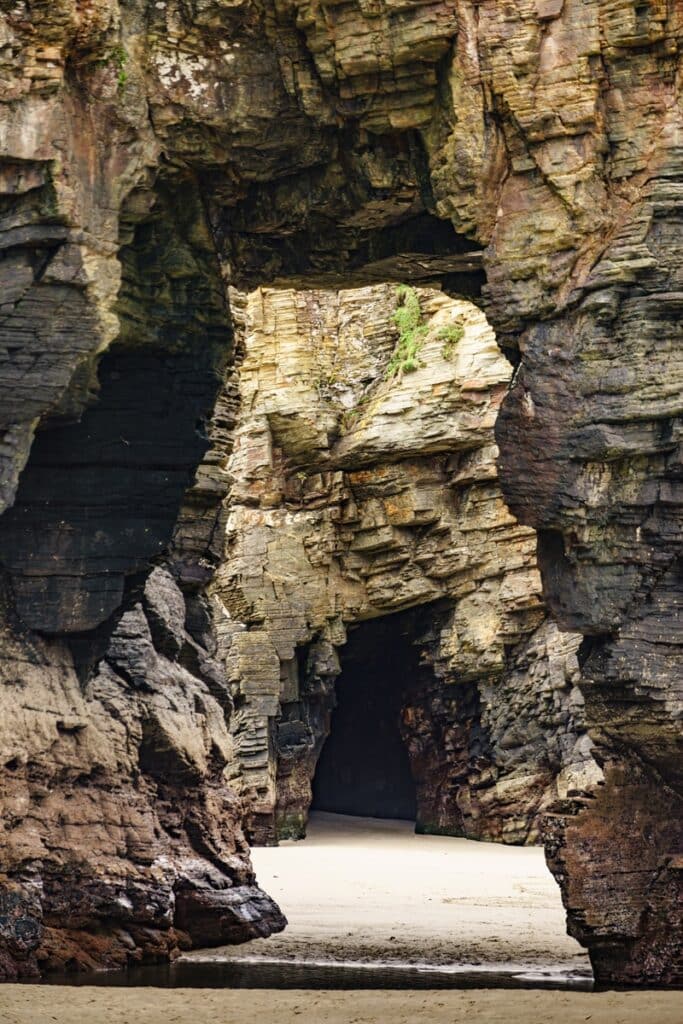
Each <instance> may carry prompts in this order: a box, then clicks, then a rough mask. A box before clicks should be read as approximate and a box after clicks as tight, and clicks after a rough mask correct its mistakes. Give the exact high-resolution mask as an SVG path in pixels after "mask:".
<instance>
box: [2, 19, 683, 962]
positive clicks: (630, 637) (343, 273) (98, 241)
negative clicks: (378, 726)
mask: <svg viewBox="0 0 683 1024" xmlns="http://www.w3.org/2000/svg"><path fill="white" fill-rule="evenodd" d="M682 19H683V12H682V11H681V7H680V4H678V3H673V2H669V3H666V2H664V0H646V2H636V0H519V2H517V3H514V4H506V3H500V2H498V0H481V2H474V0H451V2H450V3H447V4H440V3H408V2H407V3H405V4H404V5H403V6H401V7H395V6H391V5H388V4H385V3H377V4H371V5H362V6H361V5H358V4H356V3H352V2H349V3H344V4H337V5H335V6H334V7H333V8H323V7H322V6H319V5H317V4H316V3H306V4H299V3H287V2H279V0H278V2H275V0H267V2H266V0H263V2H246V3H243V4H234V3H232V2H225V0H197V2H196V3H193V4H187V3H185V2H184V0H166V2H165V3H164V5H163V6H162V5H161V4H157V3H156V2H152V0H133V2H131V3H126V4H125V5H122V4H119V3H110V2H106V3H105V2H103V0H88V2H87V3H86V2H85V0H62V2H60V3H47V2H38V3H30V4H29V3H28V2H25V0H18V2H17V3H15V4H13V5H12V6H11V7H8V6H7V5H4V6H3V10H2V13H1V14H0V68H1V72H2V80H3V94H2V98H1V100H0V193H1V195H2V200H1V202H0V245H1V246H2V249H3V261H2V270H1V274H2V299H1V302H2V309H1V310H0V388H1V389H2V402H1V403H0V502H1V504H2V507H5V508H7V509H9V510H10V515H9V518H7V516H3V519H2V520H0V533H1V534H2V536H1V537H0V553H1V561H2V565H3V571H4V574H5V576H6V579H5V584H4V585H6V598H3V601H4V602H5V603H6V605H7V621H8V623H9V627H8V628H10V629H11V630H12V633H13V637H14V639H13V640H12V642H11V643H10V642H9V641H8V642H7V643H6V644H5V645H4V647H3V654H4V655H5V656H6V658H7V659H8V664H9V669H8V672H9V675H8V679H9V682H8V684H7V685H6V686H4V687H3V699H4V700H6V701H8V702H9V704H10V706H11V707H12V708H13V709H14V710H13V713H16V714H18V715H19V716H20V717H21V716H23V715H24V714H26V713H28V712H27V711H26V708H28V707H33V706H34V705H33V703H32V702H31V701H30V699H29V698H28V697H27V699H26V701H24V697H23V696H22V695H23V694H25V692H26V690H27V688H28V687H29V682H28V681H27V680H28V677H29V676H30V675H31V673H32V665H34V663H35V659H38V664H39V665H42V666H43V667H44V666H45V662H46V661H47V662H48V663H49V665H50V666H55V667H54V671H55V673H56V675H57V677H58V678H59V679H60V680H61V681H62V682H61V683H60V684H59V685H60V686H62V687H63V686H66V682H65V680H67V678H68V677H69V672H70V671H71V670H70V669H69V668H68V663H69V659H70V658H75V660H76V661H77V663H78V666H79V668H78V672H79V677H80V679H81V680H82V683H81V690H82V689H83V688H86V690H87V686H88V685H90V684H91V682H92V680H93V679H94V678H95V673H96V671H97V669H96V666H97V665H98V664H99V663H100V661H101V660H102V657H103V653H104V651H105V650H106V648H107V646H108V643H109V638H110V636H111V635H112V633H113V631H114V630H115V629H117V628H118V621H119V619H120V618H121V616H122V614H124V613H125V614H128V613H131V612H134V611H135V606H136V604H137V603H138V592H139V590H140V588H141V587H143V586H144V577H145V576H146V574H147V573H148V572H149V569H150V568H151V565H152V564H153V563H155V562H158V563H159V564H161V563H165V564H167V566H168V567H169V568H170V569H171V570H172V573H173V575H174V578H175V579H176V580H178V581H179V582H180V584H181V587H182V589H183V592H184V599H185V600H186V603H187V605H188V616H187V619H186V627H187V628H188V630H189V631H190V632H191V633H192V635H193V637H195V639H194V640H193V643H194V644H199V646H200V647H201V648H202V650H204V651H207V652H208V653H209V654H210V653H211V652H210V651H209V648H211V645H212V643H214V642H215V639H214V640H212V639H211V637H210V634H211V626H210V625H209V624H208V614H207V611H206V607H205V605H204V604H203V598H202V597H201V591H202V588H204V587H205V586H206V584H207V583H208V582H209V580H210V577H211V574H212V570H213V568H214V567H215V565H216V564H217V561H218V560H219V558H220V551H219V550H218V548H219V547H220V540H219V538H220V537H221V535H222V528H221V527H220V524H219V523H217V517H218V516H219V509H220V506H221V498H222V494H223V493H224V492H225V486H226V480H225V479H224V476H223V475H222V473H223V470H224V460H225V456H224V455H222V454H220V452H221V450H222V449H221V444H219V443H218V440H220V438H221V437H223V436H227V435H229V433H230V430H231V423H232V422H233V420H234V408H233V407H232V406H231V404H230V401H229V400H225V401H224V402H223V405H222V406H221V408H220V409H218V410H216V416H215V418H214V420H213V425H212V427H211V428H210V429H209V428H208V426H207V424H208V422H209V420H210V418H211V415H212V409H213V407H214V404H215V397H216V395H217V394H218V392H219V390H220V386H221V381H222V379H223V375H224V368H225V362H226V360H227V361H229V360H230V358H231V349H230V333H231V332H230V330H229V315H228V312H227V305H228V304H227V295H226V284H227V283H228V282H231V283H233V284H240V285H241V286H243V287H247V286H248V287H251V286H253V285H255V284H259V283H268V282H272V281H273V280H279V281H289V282H290V283H296V284H298V285H299V286H301V285H302V283H303V284H304V286H306V285H308V286H311V285H312V284H316V283H318V284H320V283H324V284H325V285H326V286H330V285H332V286H335V285H348V284H350V283H353V284H357V283H358V275H359V274H360V275H362V274H363V273H365V272H367V273H369V274H371V275H372V274H375V273H381V274H383V275H384V279H391V280H406V281H413V282H418V283H419V282H422V283H425V282H426V281H429V280H437V279H438V280H440V281H441V282H442V283H443V285H444V287H445V288H446V289H447V290H448V291H450V292H453V293H457V294H466V295H470V296H475V297H476V296H478V295H479V294H480V291H481V286H482V284H483V283H484V274H485V286H484V289H483V292H481V294H482V299H483V301H484V303H485V306H486V311H487V315H488V318H489V322H490V323H491V325H492V327H493V329H494V330H495V331H496V335H497V339H498V342H499V344H500V345H501V346H502V347H503V349H504V351H505V352H506V353H508V354H510V355H511V356H512V358H513V359H514V361H515V362H519V366H518V368H517V370H516V373H515V376H514V380H513V383H512V388H511V391H510V394H509V396H508V397H507V398H506V399H505V401H504V402H503V406H502V415H501V417H500V418H499V420H498V425H497V441H498V445H499V448H500V452H501V456H500V462H499V479H500V484H501V487H502V492H503V494H504V496H505V499H506V501H507V502H508V504H509V508H510V510H511V511H512V513H513V514H514V516H515V517H516V518H517V520H518V522H519V523H521V524H523V525H524V526H525V527H533V528H534V529H536V530H538V531H539V535H540V546H539V563H540V567H541V571H542V578H543V589H544V593H545V597H546V600H547V603H548V605H549V607H550V609H551V611H552V612H553V614H554V615H555V616H556V619H557V622H558V625H559V626H560V627H561V628H562V629H563V630H569V631H574V632H576V631H578V632H580V633H582V634H583V635H584V636H585V637H587V640H586V642H585V643H584V645H583V646H582V648H581V651H580V658H579V661H580V662H581V665H582V675H581V680H580V682H579V684H578V685H579V689H580V691H581V693H582V695H583V697H584V699H585V711H584V714H585V720H586V724H587V726H588V730H589V733H590V736H591V737H592V739H593V741H594V742H595V743H596V744H597V747H598V756H599V758H600V760H601V762H602V764H603V767H604V771H605V779H606V781H605V786H604V788H601V789H600V790H599V792H598V795H597V796H595V797H593V798H586V799H585V800H583V801H573V802H572V801H569V802H567V803H566V804H565V805H564V807H563V808H559V809H558V810H557V813H556V817H554V818H553V819H551V820H549V824H548V829H549V831H548V851H549V855H550V861H551V864H552V865H553V868H554V870H555V871H556V872H557V875H558V878H559V880H560V883H561V885H562V888H563V894H564V898H565V901H566V904H567V908H568V914H569V920H570V925H571V927H572V929H573V930H574V931H575V932H576V934H578V935H580V937H581V940H582V941H583V942H584V943H586V944H587V945H588V946H589V948H590V949H591V955H592V957H593V962H594V964H595V967H596V970H597V971H598V974H599V976H600V977H601V978H603V979H605V980H607V979H610V980H627V979H628V980H633V981H636V982H642V981H647V980H649V981H667V980H668V981H670V980H674V979H680V977H681V970H682V968H681V955H682V953H681V950H682V946H683V939H682V937H681V929H680V915H679V909H678V908H679V902H680V897H681V893H680V884H681V854H682V846H683V843H682V841H681V834H680V822H681V820H682V818H683V815H682V814H681V763H682V762H681V754H680V721H681V717H680V716H681V692H680V687H681V680H682V679H683V669H682V666H681V651H682V650H683V637H682V634H681V622H680V601H681V533H680V522H681V495H680V487H681V482H680V481H681V456H680V417H681V401H680V395H681V390H682V389H681V384H682V380H681V360H680V352H681V350H682V346H681V335H680V330H681V328H680V323H681V318H680V305H681V300H680V294H681V265H682V260H681V236H682V232H681V187H680V182H681V171H682V169H683V162H682V160H681V152H682V150H681V127H682V125H681V105H680V95H679V90H680V62H681V56H680V42H681V35H682V32H683V20H682ZM378 267H379V271H378V269H377V268H378ZM363 268H368V269H367V271H364V270H363ZM380 279H381V278H380ZM373 280H378V278H377V277H376V276H375V277H373ZM105 350H108V351H106V355H105V356H104V357H103V358H102V362H101V363H100V364H99V385H98V363H99V360H100V356H101V355H102V353H104V352H105ZM178 359H179V362H177V360H178ZM183 360H186V361H185V363H184V366H185V369H183ZM176 371H178V372H176ZM185 371H187V372H185ZM136 382H137V383H136ZM98 387H99V398H98ZM117 389H119V390H118V391H117ZM112 394H113V395H117V394H118V395H119V398H118V399H117V400H116V402H115V403H114V406H113V407H112V406H111V405H109V404H108V403H109V401H110V398H111V396H112ZM141 394H142V395H149V403H145V402H143V401H142V400H141V398H140V395H141ZM226 402H227V404H226ZM100 403H101V405H100V409H99V411H98V412H95V410H96V409H97V408H98V404H100ZM112 408H114V409H117V410H120V414H121V415H120V417H118V416H117V415H112V414H111V413H112ZM131 409H136V410H137V411H136V412H131V411H130V410H131ZM93 422H95V423H96V424H97V431H96V432H95V433H93V431H92V430H91V429H90V428H91V425H92V423H93ZM131 423H132V424H133V425H135V427H136V430H135V434H134V436H133V437H131V436H129V432H128V428H129V427H130V425H131ZM98 431H99V433H98ZM65 432H66V433H65ZM209 435H210V436H209ZM34 437H36V439H37V443H36V444H35V446H34V447H33V448H32V444H33V438H34ZM217 439H218V440H217ZM209 444H210V445H211V447H209V448H208V455H206V456H205V461H204V463H203V466H202V469H201V471H200V472H199V475H198V477H197V479H196V481H195V482H194V485H192V476H193V470H194V469H195V468H196V466H197V463H198V462H199V461H200V459H201V451H200V449H206V448H207V445H209ZM33 452H35V459H34V455H33ZM169 463H171V464H172V466H173V467H178V472H177V473H176V472H175V471H174V472H173V473H170V472H169V470H170V468H171V465H169ZM94 467H101V468H102V472H101V473H99V472H95V471H94ZM207 467H208V468H207ZM167 477H168V478H169V479H166V478H167ZM171 477H172V479H171ZM181 477H184V479H181ZM191 485H192V486H191ZM17 494H18V495H19V497H18V499H17V501H18V504H17V505H16V506H15V507H14V509H13V508H12V506H13V503H14V501H15V496H16V495H17ZM5 523H6V525H5ZM23 524H25V529H24V526H23ZM148 526H149V533H147V532H146V530H147V529H148ZM17 614H18V615H19V617H17ZM27 631H28V632H27ZM67 637H69V638H70V639H68V640H67V639H65V638H67ZM196 638H199V639H196ZM65 644H68V646H69V651H68V652H67V651H66V649H65V646H64V645H65ZM16 645H18V646H16ZM46 645H47V647H46ZM207 645H208V646H207ZM48 648H49V652H50V653H49V654H45V653H44V652H45V650H46V649H48ZM188 649H191V650H192V651H193V652H194V655H193V657H194V660H193V661H192V662H191V667H190V668H189V669H187V671H191V672H192V674H193V675H196V670H197V662H198V660H200V659H199V656H198V654H197V651H196V649H195V648H194V647H192V645H189V646H188ZM27 651H29V652H30V651H34V652H35V651H39V652H43V653H40V654H35V653H34V654H27V653H26V652H27ZM15 652H16V653H15ZM164 656H165V655H164ZM187 657H188V658H189V655H188V656H187ZM202 657H204V656H203V655H202ZM40 674H41V679H43V680H45V679H47V677H48V675H49V673H48V672H47V669H45V670H44V671H43V669H41V673H40ZM41 685H47V683H46V682H43V683H42V684H41ZM70 700H71V699H70ZM75 700H76V695H75V694H74V698H73V700H71V704H73V707H74V708H75V709H76V708H77V704H76V703H74V701H75ZM126 704H128V700H127V699H126ZM32 713H33V712H31V714H32ZM107 722H108V723H110V724H107V728H106V731H107V733H109V732H110V731H111V733H112V735H113V734H114V732H115V731H116V728H117V726H116V725H115V722H116V718H115V716H114V715H113V714H109V713H108V712H107ZM42 728H43V727H42V726H39V725H36V726H35V727H33V726H31V728H30V731H31V732H32V733H33V732H34V731H36V732H40V730H41V729H42ZM10 739H11V743H10V750H9V752H8V756H7V757H6V758H4V759H3V773H7V774H8V776H9V777H10V779H13V778H14V776H13V775H12V773H13V772H14V768H13V767H12V766H13V764H14V760H15V758H18V759H19V762H20V763H23V761H22V758H23V754H22V750H21V748H20V747H19V743H18V740H15V738H14V734H11V737H10ZM22 742H23V741H22ZM50 747H51V744H48V746H47V747H44V746H41V747H40V750H39V751H38V752H35V753H34V754H31V757H30V758H28V759H27V760H26V764H27V771H29V773H32V774H33V775H35V776H36V777H38V776H41V777H49V778H53V772H54V757H53V756H52V754H50V752H49V750H50ZM30 749H31V750H33V747H31V748H30ZM29 762H30V764H29ZM136 770H137V769H136ZM81 774H85V778H84V779H82V780H81V790H82V791H83V792H84V793H86V794H88V796H87V799H89V798H90V794H91V793H93V794H94V793H95V792H96V791H97V785H96V783H95V780H94V779H93V778H92V777H91V773H90V771H89V770H88V771H85V773H81ZM119 781H120V780H119ZM14 785H15V783H14V782H11V786H12V787H13V786H14ZM65 788H66V787H65V784H64V783H63V781H61V780H60V779H58V778H55V789H56V790H57V791H58V792H60V791H63V790H64V791H65ZM40 806H41V804H40V800H39V799H38V798H37V797H34V796H30V797H29V798H27V799H26V801H25V802H24V803H23V804H22V805H21V807H22V810H21V814H19V815H18V817H17V815H16V813H15V812H12V813H11V814H7V815H6V816H5V821H6V822H9V826H10V828H13V827H14V823H15V821H17V820H18V821H19V823H21V822H22V821H23V820H24V817H23V816H24V815H26V814H27V813H28V815H29V816H37V819H40V820H42V813H43V812H42V811H41V810H40ZM226 820H227V819H226ZM19 827H20V826H19ZM622 830H623V831H622ZM201 834H202V835H203V833H201ZM622 834H623V835H627V836H628V837H629V842H628V843H627V842H621V841H620V839H619V837H620V836H622ZM196 842H197V843H198V844H199V845H200V846H201V845H202V843H203V839H198V840H197V841H196ZM70 848H71V849H72V850H77V849H78V847H77V845H75V844H74V843H71V844H70ZM3 856H4V854H3ZM76 856H78V855H76ZM122 857H123V861H122V864H123V863H124V862H125V863H126V864H128V857H127V855H126V853H125V851H123V853H122ZM41 863H42V862H40V861H37V860H35V858H33V859H32V858H30V857H29V858H28V859H26V860H20V861H19V862H14V861H12V864H11V865H10V863H9V861H8V862H7V863H6V864H5V862H3V864H2V869H3V870H7V869H8V868H9V874H10V875H11V878H10V879H9V881H8V882H7V883H5V882H4V881H3V883H2V885H3V897H2V898H3V900H5V899H6V900H7V901H8V903H7V906H8V907H9V912H8V914H4V915H3V917H6V918H7V922H8V923H7V924H3V929H5V930H7V929H9V933H8V937H7V939H5V937H4V934H3V942H4V943H5V945H4V946H3V949H5V950H6V951H7V952H6V953H4V954H3V956H4V962H5V963H6V965H8V966H7V967H6V968H5V970H8V969H9V970H13V969H14V967H13V965H14V964H16V963H18V962H19V960H21V958H25V954H26V955H28V956H29V958H30V950H31V949H32V948H33V946H34V945H35V943H34V938H35V930H34V926H33V925H32V924H31V923H30V922H31V921H33V920H37V916H39V910H40V908H41V907H48V905H49V903H50V899H49V898H48V897H47V896H46V895H45V892H46V891H47V890H44V891H43V894H42V895H41V884H42V880H43V873H42V870H43V869H42V868H41V866H40V864H41ZM126 870H129V871H130V874H131V877H133V876H134V874H135V869H134V868H133V866H132V861H130V865H129V867H128V868H126ZM58 875H59V877H66V870H65V869H63V868H62V867H59V868H58ZM625 878H628V879H629V880H630V881H629V887H628V912H625V911H624V912H622V911H621V910H620V909H619V908H620V907H621V906H622V904H623V902H624V900H623V898H622V896H623V886H624V879H625ZM48 890H49V886H48ZM5 894H6V895H5ZM54 907H55V913H56V914H57V913H58V909H57V907H58V903H57V902H55V903H54ZM24 911H26V913H24ZM169 912H170V903H169V901H168V900H166V904H165V910H164V913H167V914H168V913H169ZM24 919H25V920H26V921H27V922H29V923H27V924H25V925H24V924H21V926H20V927H19V926H17V927H15V926H14V925H13V924H12V922H16V921H18V920H19V921H22V922H23V921H24ZM86 928H87V932H88V935H89V936H92V935H93V934H94V931H95V926H94V925H93V924H92V922H91V921H90V920H89V921H88V922H87V924H86ZM88 941H90V940H88ZM151 946H153V943H150V948H151ZM27 951H28V952H27Z"/></svg>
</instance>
